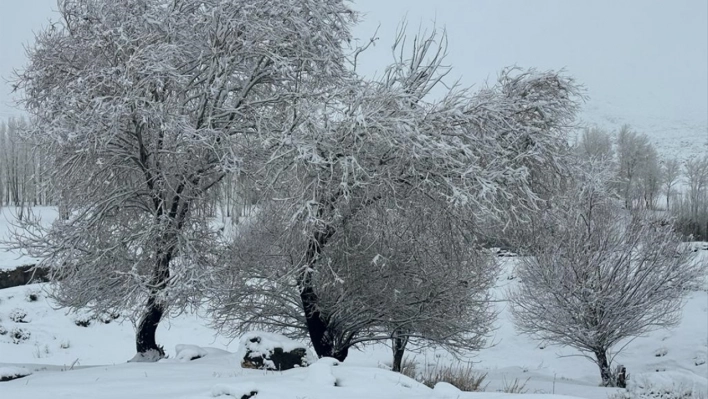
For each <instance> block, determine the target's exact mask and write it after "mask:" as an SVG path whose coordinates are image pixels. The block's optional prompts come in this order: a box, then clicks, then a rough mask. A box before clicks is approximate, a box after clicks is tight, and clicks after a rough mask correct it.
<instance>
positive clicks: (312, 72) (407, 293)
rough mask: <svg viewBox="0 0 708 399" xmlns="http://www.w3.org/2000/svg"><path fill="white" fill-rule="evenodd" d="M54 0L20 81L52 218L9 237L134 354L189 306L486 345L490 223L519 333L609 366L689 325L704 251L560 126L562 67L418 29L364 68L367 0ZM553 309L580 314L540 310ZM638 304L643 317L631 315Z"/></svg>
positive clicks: (253, 320) (335, 347) (577, 95)
mask: <svg viewBox="0 0 708 399" xmlns="http://www.w3.org/2000/svg"><path fill="white" fill-rule="evenodd" d="M59 12H60V13H61V15H62V21H61V22H57V23H55V24H54V25H52V26H51V27H50V28H48V29H45V30H44V31H42V32H40V33H39V34H38V35H37V38H36V42H35V44H34V45H33V46H32V47H31V48H30V50H29V52H28V58H29V64H28V66H27V67H26V69H25V70H24V71H23V72H22V73H21V74H19V75H18V76H17V79H16V85H17V88H18V89H21V90H22V92H23V93H24V94H23V95H24V98H23V101H22V105H23V106H24V107H25V109H26V110H27V112H29V114H30V115H31V123H28V124H27V127H26V128H25V129H21V130H20V131H21V133H22V140H23V141H24V142H25V143H29V146H30V148H31V149H32V150H33V151H36V152H38V153H45V154H48V155H49V156H48V157H47V158H46V159H47V165H46V171H47V179H48V180H49V181H51V182H52V184H53V186H54V187H56V188H57V190H55V191H56V196H57V201H58V202H59V204H60V207H63V211H62V215H63V217H61V218H59V219H57V221H55V222H54V223H53V224H52V225H51V226H47V225H43V224H42V223H40V222H39V221H38V220H36V219H35V218H32V217H28V218H25V219H24V220H22V221H21V224H22V226H21V227H23V229H18V230H17V231H16V235H15V236H14V240H13V241H12V242H11V243H10V245H11V246H12V247H14V248H17V249H21V250H24V251H25V252H27V253H28V254H30V255H31V256H33V257H37V258H39V259H42V261H41V265H43V266H46V267H48V268H49V270H50V278H51V280H52V290H51V293H52V296H53V298H54V299H55V300H56V301H57V302H58V303H59V304H60V305H62V306H65V307H69V308H71V309H88V310H89V311H92V312H94V313H99V314H101V313H107V312H110V313H121V312H127V313H128V314H129V315H130V317H131V318H132V320H133V321H134V323H135V325H136V338H135V344H136V352H137V354H136V356H135V357H134V358H133V360H134V361H154V360H158V359H160V358H162V357H164V356H165V353H164V349H163V348H162V347H161V346H160V345H159V344H158V343H157V341H156V339H155V332H156V329H157V327H158V325H159V323H160V322H161V321H162V320H164V319H165V318H167V317H169V316H170V315H174V314H179V313H180V312H183V311H185V310H188V309H194V308H206V309H207V311H208V314H209V315H210V316H211V318H212V320H213V322H214V324H215V326H217V327H219V329H220V331H222V332H223V333H225V334H228V335H232V336H238V335H240V334H241V333H243V332H244V331H247V330H250V329H254V328H257V329H265V330H269V331H278V332H282V333H285V334H287V335H291V336H297V337H307V338H309V340H310V343H311V344H312V346H313V348H314V350H315V351H316V353H317V355H318V356H320V357H334V358H337V359H339V360H344V359H346V358H347V356H348V353H349V350H350V349H351V348H355V347H358V346H361V345H366V344H370V343H374V342H390V343H391V347H392V351H393V359H394V369H397V368H400V363H401V360H402V358H403V354H404V352H405V350H407V349H408V350H410V349H417V348H421V347H425V346H436V347H442V348H446V349H448V350H450V351H451V352H452V353H456V354H463V353H466V352H468V351H473V350H478V349H480V348H482V347H484V345H485V344H486V338H487V336H488V334H489V332H490V331H491V329H492V324H493V321H494V319H495V316H496V310H495V309H496V308H495V306H494V302H493V299H494V298H492V296H491V293H490V290H491V289H492V288H493V287H494V285H495V283H496V279H497V276H498V272H499V268H500V265H499V263H498V262H497V259H496V258H495V257H494V256H493V254H492V253H491V251H490V250H489V249H488V248H486V243H488V240H489V239H490V237H493V236H495V235H499V234H501V235H504V236H508V237H510V238H509V239H510V240H512V241H513V244H514V245H515V246H516V247H518V248H520V249H522V250H523V251H524V252H525V253H526V254H527V255H529V258H528V259H529V261H528V262H524V263H523V265H522V266H521V267H522V269H523V273H526V274H525V276H527V277H525V278H524V281H523V283H524V284H525V285H524V287H525V288H522V289H521V290H520V291H518V292H515V293H510V296H509V298H510V300H511V301H512V303H513V304H514V306H515V310H514V311H515V315H517V321H518V325H519V328H520V330H521V331H523V332H527V333H534V331H552V332H553V334H555V335H553V334H552V335H548V336H543V337H542V338H544V339H551V340H554V342H557V343H559V344H568V345H572V346H574V347H576V348H578V349H579V350H581V351H584V352H587V353H589V355H590V356H594V358H593V359H594V361H596V362H597V364H598V366H599V367H600V370H601V376H602V380H603V383H605V384H606V385H609V384H612V383H613V379H612V376H611V375H610V373H609V372H608V370H609V368H610V366H611V361H612V357H611V356H608V351H609V350H610V349H611V348H612V347H613V346H614V345H615V344H616V343H617V342H618V340H619V339H622V338H627V337H631V336H633V335H635V334H638V333H642V332H645V331H648V330H651V329H653V328H658V327H664V326H668V325H673V324H675V322H676V317H675V316H676V312H677V311H679V310H680V304H681V298H682V295H683V293H684V292H685V290H686V289H687V287H689V285H690V284H691V283H692V282H693V281H694V280H695V278H696V275H697V273H698V272H697V266H695V265H693V264H692V263H691V262H688V260H687V256H688V254H687V252H686V251H685V250H684V247H683V246H681V243H680V241H679V240H678V236H677V235H676V234H674V232H673V230H672V228H673V227H672V226H671V225H668V226H667V225H663V224H661V223H658V222H657V220H656V218H655V217H654V215H653V214H650V213H646V212H640V210H642V209H644V208H646V207H637V209H634V208H635V207H634V206H631V207H630V208H632V209H631V212H630V211H629V209H627V207H625V206H624V205H634V203H635V199H636V197H637V191H636V190H637V187H638V185H637V181H639V177H636V176H638V173H639V172H640V169H637V168H638V167H637V166H636V162H635V161H632V162H629V160H628V158H622V160H625V161H627V162H628V164H627V166H626V167H623V168H624V169H621V170H622V172H621V173H623V174H622V176H623V180H621V179H620V181H619V182H618V179H617V178H616V176H617V175H616V174H614V172H613V171H610V170H609V169H608V168H607V167H606V164H605V163H604V162H597V161H595V160H594V159H593V157H589V158H590V159H585V158H583V157H581V156H579V155H578V153H577V152H578V150H577V149H576V148H574V147H572V146H570V145H569V140H568V136H569V134H570V133H571V132H572V131H573V129H574V128H575V122H574V121H575V116H576V114H577V112H578V109H579V106H580V102H581V100H582V98H583V93H582V91H581V90H580V88H579V86H578V85H577V84H576V83H575V81H574V80H573V79H572V77H570V76H567V75H564V74H562V73H558V72H555V71H536V70H521V69H516V68H510V69H505V70H503V71H502V72H501V73H500V74H499V77H498V80H497V82H495V83H493V84H490V85H487V86H485V87H482V88H480V89H477V90H474V91H473V90H472V89H469V88H465V87H461V86H459V85H448V84H446V82H445V81H446V78H445V77H446V75H447V74H448V73H449V71H450V68H449V67H447V66H446V64H445V62H444V59H445V54H446V47H445V43H446V38H445V36H444V34H441V33H439V32H432V33H431V34H430V35H427V36H416V37H409V36H407V35H406V33H405V28H402V29H401V30H400V33H399V35H398V36H397V39H396V40H395V42H394V43H393V46H392V61H391V63H390V64H389V65H388V66H387V68H386V69H385V72H384V73H383V74H381V75H380V76H378V77H374V78H371V77H366V76H362V75H361V74H359V73H358V70H357V59H358V57H359V55H360V54H361V53H362V52H365V51H366V48H367V45H364V46H363V47H357V46H354V45H352V44H351V43H352V37H351V34H350V29H351V27H352V26H353V24H354V23H356V21H357V19H358V15H357V13H356V12H354V11H353V10H352V9H350V8H349V6H348V3H346V2H344V1H339V0H331V1H330V0H327V1H323V0H284V1H279V2H271V1H270V0H239V1H228V2H224V1H221V0H200V1H196V0H181V1H174V0H169V1H167V0H126V1H121V2H114V1H108V0H61V1H60V2H59ZM372 43H373V41H372ZM369 45H370V44H369ZM433 94H434V95H433ZM586 141H587V140H586ZM630 164H631V165H630ZM630 169H631V171H630ZM645 169H646V168H642V169H641V171H642V173H644V172H643V171H644V170H645ZM611 172H612V173H611ZM630 175H631V176H630ZM642 179H643V178H642ZM641 181H642V182H644V183H643V184H647V188H643V189H642V190H640V191H641V198H642V199H643V200H644V201H645V203H649V204H651V203H653V199H654V197H652V196H651V195H650V194H649V191H651V189H650V188H648V185H649V183H648V180H646V181H645V180H641ZM618 184H620V185H619V186H618ZM652 184H653V183H652ZM657 184H659V183H657ZM642 187H644V186H642ZM652 187H653V186H652ZM618 192H621V193H624V194H625V195H626V196H627V197H625V201H624V202H623V201H621V200H620V198H621V196H619V195H618ZM630 195H631V200H627V199H626V198H630V197H629V196H630ZM647 201H648V202H647ZM243 210H247V211H248V212H242V211H243ZM227 216H229V217H234V216H243V217H242V218H241V220H240V223H239V224H238V225H236V226H235V227H228V228H227V227H226V226H224V225H223V224H221V223H217V221H218V218H226V217H227ZM222 220H223V219H222ZM568 221H570V222H568ZM499 226H503V227H501V228H500V227H499ZM552 237H553V238H555V239H554V240H551V238H552ZM541 238H547V239H548V240H549V241H544V240H542V239H541ZM657 243H660V245H658V244H657ZM655 244H657V245H655ZM578 259H581V260H583V261H582V262H579V263H578V262H576V261H577V260H578ZM539 270H540V271H539ZM539 273H540V276H539V277H538V278H534V276H536V275H537V274H539ZM553 273H556V274H553ZM570 275H572V276H573V278H568V277H569V276H570ZM667 281H670V282H671V284H668V285H666V287H665V289H663V290H657V289H656V287H658V286H662V284H663V283H664V282H667ZM621 284H625V285H621ZM627 285H628V286H627ZM526 289H528V290H530V291H525V290H526ZM564 290H565V291H564ZM529 293H530V294H529ZM610 293H612V294H613V295H615V296H611V295H610ZM566 294H568V295H569V296H568V295H566ZM625 294H626V295H625ZM525 295H531V296H534V297H535V298H537V299H538V300H539V301H542V302H538V301H537V302H533V301H526V300H524V298H525ZM617 295H619V297H618V296H617ZM514 298H517V299H514ZM558 298H568V300H565V301H564V302H558ZM620 299H621V300H620ZM642 299H645V300H642ZM534 306H537V307H535V308H534ZM549 306H551V307H553V308H554V309H557V310H558V312H557V313H554V314H555V315H556V316H557V317H558V318H559V320H560V318H561V317H562V318H563V321H564V322H565V325H567V326H573V328H572V329H570V330H558V329H557V328H556V326H555V325H554V324H552V323H551V322H550V321H548V322H547V323H544V324H543V325H530V324H529V323H528V317H531V318H532V319H534V320H535V318H533V317H532V316H528V317H527V316H525V315H533V314H534V312H537V311H538V309H539V308H538V307H541V308H543V307H549ZM628 307H631V309H632V310H631V312H632V313H633V314H639V315H646V316H647V317H640V318H639V319H630V320H627V318H626V317H624V318H623V317H621V316H618V313H619V314H620V315H621V314H624V313H627V309H628ZM451 315H454V316H453V317H451ZM539 320H541V319H539ZM620 322H626V323H627V324H628V327H627V328H621V329H619V330H618V331H619V332H617V333H616V334H614V335H612V336H611V337H606V334H605V333H606V332H607V331H608V329H613V328H615V329H616V328H617V326H618V324H617V323H620ZM571 332H572V333H576V332H577V334H578V335H576V336H570V337H568V336H569V335H570V334H571ZM558 337H568V339H566V340H563V339H561V338H558ZM581 339H584V340H581Z"/></svg>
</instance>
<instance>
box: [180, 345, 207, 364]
mask: <svg viewBox="0 0 708 399" xmlns="http://www.w3.org/2000/svg"><path fill="white" fill-rule="evenodd" d="M175 353H177V354H176V355H175V358H176V359H177V360H180V361H183V362H188V361H190V360H196V359H199V358H202V357H204V356H206V355H207V351H206V350H205V349H204V348H202V347H200V346H196V345H184V344H180V345H177V346H176V347H175Z"/></svg>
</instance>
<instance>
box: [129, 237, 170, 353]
mask: <svg viewBox="0 0 708 399" xmlns="http://www.w3.org/2000/svg"><path fill="white" fill-rule="evenodd" d="M171 260H172V251H171V250H170V251H168V252H167V253H165V254H161V255H159V256H158V261H157V264H156V265H155V275H154V279H153V288H152V289H151V291H150V296H149V297H148V300H147V304H146V305H145V313H144V314H143V316H142V318H141V319H140V323H139V324H138V331H137V333H136V335H135V349H136V351H137V352H138V356H141V357H142V358H143V359H145V360H149V359H154V360H159V359H160V358H163V357H165V351H164V349H163V348H162V347H161V346H159V345H157V340H156V339H155V333H156V332H157V326H158V325H159V324H160V321H161V320H162V316H163V315H164V314H165V310H166V309H165V305H164V304H163V303H161V302H160V301H159V300H158V296H159V294H160V292H161V291H163V290H164V289H165V288H166V282H167V280H168V279H169V277H170V261H171ZM150 352H154V353H157V354H158V355H159V356H156V357H152V356H145V355H147V354H149V353H150Z"/></svg>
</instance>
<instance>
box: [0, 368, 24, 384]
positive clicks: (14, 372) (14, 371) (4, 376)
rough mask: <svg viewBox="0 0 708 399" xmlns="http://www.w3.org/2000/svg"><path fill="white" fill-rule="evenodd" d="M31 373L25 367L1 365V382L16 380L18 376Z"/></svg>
mask: <svg viewBox="0 0 708 399" xmlns="http://www.w3.org/2000/svg"><path fill="white" fill-rule="evenodd" d="M30 374H32V372H31V371H29V370H27V369H26V368H24V367H14V366H4V367H0V382H3V381H11V380H15V379H18V378H22V377H26V376H28V375H30Z"/></svg>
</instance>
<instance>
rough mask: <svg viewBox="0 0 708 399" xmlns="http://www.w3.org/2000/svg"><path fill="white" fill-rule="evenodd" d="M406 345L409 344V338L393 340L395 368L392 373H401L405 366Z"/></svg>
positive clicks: (393, 367) (392, 368)
mask: <svg viewBox="0 0 708 399" xmlns="http://www.w3.org/2000/svg"><path fill="white" fill-rule="evenodd" d="M406 344H408V337H405V338H401V337H396V338H393V346H392V349H393V366H392V367H391V370H392V371H396V372H399V373H400V372H401V366H402V365H403V354H404V353H405V351H406Z"/></svg>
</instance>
